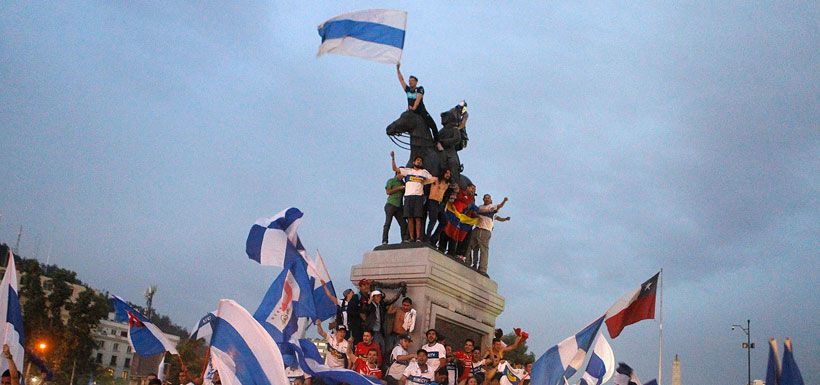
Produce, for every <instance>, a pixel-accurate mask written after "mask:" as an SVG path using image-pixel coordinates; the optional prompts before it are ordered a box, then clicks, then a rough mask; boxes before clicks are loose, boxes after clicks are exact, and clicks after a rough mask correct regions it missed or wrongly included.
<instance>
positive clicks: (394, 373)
mask: <svg viewBox="0 0 820 385" xmlns="http://www.w3.org/2000/svg"><path fill="white" fill-rule="evenodd" d="M412 342H413V339H412V338H410V336H409V335H405V336H402V337H401V338H400V339H399V343H398V345H396V347H395V348H393V351H392V352H391V353H390V367H389V368H388V369H387V377H385V380H387V383H388V384H389V385H394V384H398V382H399V380H401V376H402V373H404V370H405V369H407V365H408V364H409V363H410V360H412V359H413V358H415V357H416V355H415V354H413V353H410V352H408V351H407V349H408V348H409V347H410V344H411V343H412Z"/></svg>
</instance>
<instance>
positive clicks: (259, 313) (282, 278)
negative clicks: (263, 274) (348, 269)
mask: <svg viewBox="0 0 820 385" xmlns="http://www.w3.org/2000/svg"><path fill="white" fill-rule="evenodd" d="M287 248H288V249H289V250H293V249H294V247H293V245H291V244H288V246H287ZM291 252H292V251H289V252H288V253H291ZM253 317H254V318H255V319H256V320H258V321H259V323H261V324H262V326H264V328H265V330H267V331H268V332H269V333H270V335H271V337H273V339H274V341H276V342H277V343H283V342H285V341H288V340H290V339H291V338H292V337H293V336H294V335H295V337H296V338H302V336H303V335H304V334H303V333H304V330H305V329H306V328H307V325H309V324H310V320H312V319H316V308H315V306H314V304H313V284H312V283H311V280H310V277H309V276H308V273H307V263H305V261H304V260H303V259H301V258H298V259H293V260H292V261H291V263H290V264H289V265H288V266H286V267H285V268H284V269H283V270H282V272H281V273H279V276H278V277H276V280H274V281H273V283H272V284H271V286H270V287H269V288H268V291H267V293H265V296H264V297H263V298H262V303H260V304H259V308H257V309H256V311H255V312H254V313H253Z"/></svg>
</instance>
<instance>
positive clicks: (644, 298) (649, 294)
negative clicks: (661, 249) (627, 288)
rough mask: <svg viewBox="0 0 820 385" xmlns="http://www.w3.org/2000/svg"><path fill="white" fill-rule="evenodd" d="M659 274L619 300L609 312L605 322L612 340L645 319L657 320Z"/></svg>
mask: <svg viewBox="0 0 820 385" xmlns="http://www.w3.org/2000/svg"><path fill="white" fill-rule="evenodd" d="M659 274H660V273H658V274H655V276H654V277H652V278H650V279H649V280H648V281H646V282H644V283H643V285H641V287H639V288H638V289H636V290H634V291H632V292H631V293H629V294H627V295H626V296H624V297H623V298H621V299H620V300H618V302H616V303H615V305H613V306H612V307H611V308H610V309H609V311H607V318H606V321H605V322H606V328H607V330H609V336H610V337H611V338H616V337H618V335H620V334H621V331H622V330H624V328H625V327H627V326H628V325H632V324H634V323H636V322H638V321H642V320H645V319H655V297H656V296H655V293H656V292H657V287H658V276H659Z"/></svg>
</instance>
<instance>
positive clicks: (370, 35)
mask: <svg viewBox="0 0 820 385" xmlns="http://www.w3.org/2000/svg"><path fill="white" fill-rule="evenodd" d="M318 29H319V36H320V37H321V38H322V45H320V46H319V53H318V54H317V55H316V56H322V55H324V54H326V53H334V54H338V55H347V56H355V57H360V58H362V59H368V60H373V61H377V62H381V63H392V64H396V63H398V62H400V61H401V54H402V49H404V33H405V30H406V29H407V12H404V11H395V10H389V9H369V10H366V11H359V12H352V13H346V14H344V15H339V16H336V17H334V18H332V19H330V20H328V21H326V22H324V23H322V24H321V25H319V28H318Z"/></svg>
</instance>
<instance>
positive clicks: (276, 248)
mask: <svg viewBox="0 0 820 385" xmlns="http://www.w3.org/2000/svg"><path fill="white" fill-rule="evenodd" d="M303 215H304V214H302V212H301V211H300V210H299V209H297V208H295V207H290V208H287V209H285V210H282V211H281V212H279V213H277V214H276V215H274V216H273V217H270V218H261V219H257V220H256V223H255V224H254V225H253V226H251V230H250V232H249V233H248V240H247V241H246V242H245V252H246V253H247V254H248V258H250V259H252V260H254V261H256V262H259V264H261V265H264V266H280V267H284V266H285V264H286V262H288V261H289V260H290V259H292V258H296V257H300V256H301V257H303V258H304V255H305V248H304V246H302V241H300V240H299V235H298V234H297V233H296V230H298V229H299V223H300V222H301V219H302V216H303ZM288 243H290V244H293V245H294V246H295V247H296V251H297V252H298V253H296V254H288V253H287V250H288V248H287V244H288Z"/></svg>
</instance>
